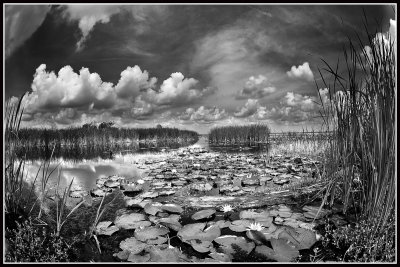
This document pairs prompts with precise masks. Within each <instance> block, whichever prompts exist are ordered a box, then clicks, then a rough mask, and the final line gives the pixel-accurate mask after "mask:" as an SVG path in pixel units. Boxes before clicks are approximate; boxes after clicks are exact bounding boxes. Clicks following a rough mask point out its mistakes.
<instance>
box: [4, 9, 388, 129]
mask: <svg viewBox="0 0 400 267" xmlns="http://www.w3.org/2000/svg"><path fill="white" fill-rule="evenodd" d="M364 12H365V17H364ZM365 18H367V21H365ZM365 27H366V28H367V29H368V31H369V32H370V33H371V34H380V33H382V34H384V35H385V36H387V34H388V33H392V36H393V35H394V33H395V31H396V15H395V8H394V7H393V6H389V5H366V6H362V5H341V6H335V5H251V6H249V5H194V4H192V5H123V6H119V5H92V4H91V5H51V6H50V5H29V6H26V5H6V6H5V16H4V55H5V63H4V65H5V71H4V76H5V77H4V78H5V83H4V84H5V89H4V94H5V100H7V101H8V100H10V101H16V97H20V96H21V95H22V94H24V93H26V95H25V96H24V107H25V110H24V115H23V122H22V126H23V127H57V128H65V127H70V126H80V125H83V124H84V123H90V122H102V121H114V122H115V125H116V126H118V127H155V126H156V125H157V124H161V125H162V126H164V127H177V128H182V129H190V130H195V131H197V132H199V133H202V134H204V133H207V132H208V131H209V130H210V129H211V128H213V127H216V126H224V125H232V124H233V125H242V124H252V123H263V124H268V125H269V126H270V128H271V129H272V131H286V130H302V129H316V130H318V129H320V128H321V123H322V119H321V117H320V115H319V114H320V110H321V102H325V101H326V98H327V97H328V95H329V93H328V91H329V90H330V89H329V88H328V87H327V86H326V85H325V84H324V83H323V80H322V78H321V75H320V72H319V70H321V72H322V74H323V77H324V79H325V81H326V82H327V84H328V85H329V79H330V77H328V76H326V75H325V74H324V71H323V68H324V67H325V63H324V61H326V62H327V63H328V64H331V65H336V63H337V61H338V59H339V73H345V68H344V63H343V48H344V47H345V46H346V45H347V44H348V38H350V39H352V40H354V41H356V40H357V39H356V38H357V35H359V37H360V39H361V41H362V42H363V43H364V42H365V43H366V40H367V35H366V33H365ZM360 49H361V48H360ZM360 52H361V50H360ZM323 60H324V61H323ZM320 96H321V97H320Z"/></svg>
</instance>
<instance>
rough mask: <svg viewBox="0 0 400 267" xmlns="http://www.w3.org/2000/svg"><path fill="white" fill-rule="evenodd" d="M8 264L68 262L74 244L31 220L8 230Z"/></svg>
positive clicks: (6, 257)
mask: <svg viewBox="0 0 400 267" xmlns="http://www.w3.org/2000/svg"><path fill="white" fill-rule="evenodd" d="M6 242H7V245H8V247H7V250H6V254H5V260H6V262H68V261H70V256H69V255H70V254H71V251H72V250H73V244H68V242H67V241H66V240H65V239H64V238H63V237H60V236H58V235H56V234H55V233H51V232H49V230H48V229H47V228H46V227H38V226H36V225H34V224H33V223H32V222H31V221H30V220H27V221H25V222H23V223H21V224H19V223H18V227H17V229H13V230H9V229H7V230H6Z"/></svg>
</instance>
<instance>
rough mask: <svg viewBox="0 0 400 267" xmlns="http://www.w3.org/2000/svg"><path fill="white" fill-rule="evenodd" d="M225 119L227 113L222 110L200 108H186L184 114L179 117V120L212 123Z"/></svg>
mask: <svg viewBox="0 0 400 267" xmlns="http://www.w3.org/2000/svg"><path fill="white" fill-rule="evenodd" d="M226 117H227V113H226V112H225V110H224V109H219V108H217V107H212V108H207V107H204V106H201V107H199V108H198V109H197V110H196V109H194V108H187V109H186V110H185V112H184V113H183V114H181V115H180V116H179V119H181V120H190V121H195V122H214V121H218V120H222V119H225V118H226Z"/></svg>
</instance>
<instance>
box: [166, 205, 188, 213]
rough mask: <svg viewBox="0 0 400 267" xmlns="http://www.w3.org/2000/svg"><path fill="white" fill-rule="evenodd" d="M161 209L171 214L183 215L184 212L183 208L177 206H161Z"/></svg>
mask: <svg viewBox="0 0 400 267" xmlns="http://www.w3.org/2000/svg"><path fill="white" fill-rule="evenodd" d="M161 209H162V210H164V211H167V212H169V213H177V214H181V213H182V212H183V209H182V207H181V206H179V205H176V204H165V205H162V206H161Z"/></svg>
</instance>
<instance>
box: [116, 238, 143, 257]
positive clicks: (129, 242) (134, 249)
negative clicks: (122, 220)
mask: <svg viewBox="0 0 400 267" xmlns="http://www.w3.org/2000/svg"><path fill="white" fill-rule="evenodd" d="M146 246H147V245H146V244H145V243H143V242H140V241H139V240H137V239H136V238H135V237H130V238H127V239H125V240H123V241H121V243H119V247H120V248H121V249H122V250H128V251H129V252H131V254H139V253H140V252H142V251H143V250H144V249H145V247H146Z"/></svg>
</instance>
